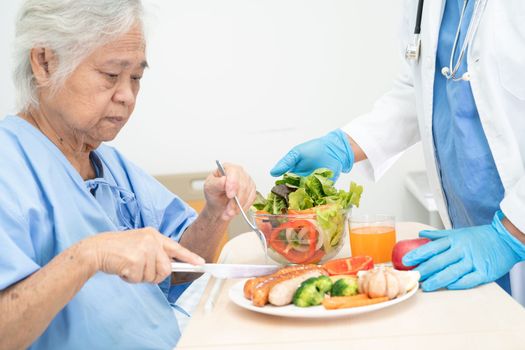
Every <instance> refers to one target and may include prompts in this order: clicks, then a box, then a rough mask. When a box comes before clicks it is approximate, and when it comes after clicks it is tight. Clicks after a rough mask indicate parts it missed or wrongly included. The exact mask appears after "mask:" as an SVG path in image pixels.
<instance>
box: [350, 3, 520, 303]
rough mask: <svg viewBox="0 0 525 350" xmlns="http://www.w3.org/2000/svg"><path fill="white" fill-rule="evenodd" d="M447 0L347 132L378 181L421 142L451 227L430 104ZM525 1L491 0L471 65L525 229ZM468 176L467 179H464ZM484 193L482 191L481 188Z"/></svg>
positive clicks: (429, 9) (516, 218)
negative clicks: (390, 82) (417, 47)
mask: <svg viewBox="0 0 525 350" xmlns="http://www.w3.org/2000/svg"><path fill="white" fill-rule="evenodd" d="M417 2H418V1H417V0H407V1H405V8H404V10H403V14H404V16H405V18H404V20H403V26H402V29H401V33H400V35H401V48H402V54H403V56H404V51H405V48H406V46H407V44H408V43H409V42H410V41H411V40H412V34H413V31H414V26H415V20H416V11H417ZM444 4H445V2H444V1H442V0H432V1H425V4H424V9H423V16H422V23H421V36H420V38H421V56H420V58H419V61H418V62H417V63H410V62H406V61H404V62H405V63H404V65H403V70H402V72H401V74H400V76H399V78H398V79H397V80H396V82H395V86H394V88H393V89H392V90H391V91H390V92H388V93H386V94H385V95H384V96H383V97H381V98H380V99H379V100H378V101H377V102H376V104H375V105H374V108H373V109H372V111H371V112H370V113H367V114H365V115H362V116H360V117H358V118H356V119H354V120H353V121H352V122H351V123H349V124H348V125H346V126H345V127H344V128H343V130H344V131H345V132H347V133H348V134H349V135H350V136H351V137H352V138H353V139H354V140H355V141H356V142H357V144H359V145H360V146H361V147H362V148H363V150H364V151H365V153H366V155H367V156H368V161H366V164H365V167H367V168H368V169H369V172H370V175H371V176H372V177H373V178H374V179H377V178H378V177H380V176H381V175H382V174H383V173H384V172H385V170H386V169H387V168H388V167H389V166H390V165H391V164H392V162H394V161H395V160H396V159H397V157H398V156H399V155H400V153H402V152H403V151H404V150H406V149H407V148H409V147H410V146H412V145H413V144H415V143H417V142H418V141H421V143H422V147H423V152H424V155H425V163H426V168H427V172H428V177H429V182H430V186H431V188H432V190H433V194H434V198H435V199H436V202H437V207H438V210H439V213H440V216H441V218H442V220H443V223H444V224H445V227H447V228H450V226H451V225H450V218H449V216H448V212H447V208H446V202H445V200H444V196H443V190H442V187H441V181H440V178H439V173H438V171H437V167H436V158H435V153H434V141H433V137H432V103H433V87H434V74H435V69H439V70H441V68H442V67H435V63H436V51H437V44H438V36H439V28H440V24H441V16H442V14H443V9H444ZM524 23H525V1H523V0H505V1H488V2H487V4H486V7H485V10H484V12H483V14H482V18H481V21H480V23H479V26H478V29H477V33H476V34H475V36H474V38H473V40H472V42H471V43H470V46H469V50H468V55H467V57H466V59H467V62H468V70H469V72H470V73H471V81H470V83H471V87H472V93H473V96H474V100H475V102H476V106H477V108H478V112H479V117H480V120H481V124H482V125H483V129H484V131H485V134H486V136H487V141H488V144H489V147H490V149H491V151H492V154H493V156H494V161H495V163H496V167H497V169H498V172H499V175H500V178H501V181H502V183H503V187H504V188H505V196H504V199H503V201H502V202H501V209H502V211H503V213H504V214H505V215H506V216H507V217H508V219H509V220H510V221H511V222H512V223H513V224H514V225H516V226H517V227H518V228H519V229H520V230H521V231H522V232H525V26H524V25H523V24H524ZM465 181H468V179H465ZM480 195H482V194H480ZM517 270H519V268H518V266H516V267H515V268H514V269H513V272H512V274H511V281H512V286H513V294H516V295H515V297H517V299H519V300H521V301H522V304H523V301H525V298H522V297H525V295H523V296H520V294H522V293H521V291H519V288H518V287H520V286H521V287H523V288H524V290H525V278H524V279H523V280H520V281H517V279H520V277H517V275H518V274H519V273H518V272H516V271H517Z"/></svg>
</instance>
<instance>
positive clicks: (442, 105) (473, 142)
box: [271, 0, 525, 291]
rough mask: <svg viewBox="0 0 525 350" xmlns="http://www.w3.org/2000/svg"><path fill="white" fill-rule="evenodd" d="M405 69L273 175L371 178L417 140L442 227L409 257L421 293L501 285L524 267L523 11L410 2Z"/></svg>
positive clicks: (460, 0) (515, 5) (454, 0)
mask: <svg viewBox="0 0 525 350" xmlns="http://www.w3.org/2000/svg"><path fill="white" fill-rule="evenodd" d="M403 13H404V14H406V16H407V17H406V18H405V20H404V29H403V31H402V34H403V35H402V40H403V48H405V47H407V49H406V52H404V54H406V58H407V60H406V64H405V65H404V67H403V71H402V72H401V74H400V75H399V78H398V79H397V81H396V84H395V86H394V88H393V89H392V90H391V91H390V92H388V93H386V94H385V95H384V96H383V97H382V98H380V99H379V100H378V101H377V102H376V104H375V106H374V108H373V109H372V111H371V112H370V113H368V114H366V115H363V116H360V117H358V118H356V119H355V120H353V121H352V122H351V123H349V124H348V125H346V126H345V127H344V128H343V129H338V130H335V131H332V132H330V133H329V134H327V135H326V136H323V137H321V138H318V139H314V140H311V141H308V142H306V143H303V144H300V145H298V146H296V147H294V148H293V149H292V150H291V151H290V152H289V153H288V154H286V155H285V156H284V158H282V159H281V160H280V161H279V162H278V163H277V165H275V167H274V168H273V169H272V170H271V174H272V175H273V176H279V175H281V174H283V173H284V172H287V171H291V172H295V173H298V174H306V173H309V172H311V171H312V170H313V169H315V168H319V167H329V168H331V169H332V170H334V173H335V174H336V175H335V177H336V178H337V176H338V175H339V174H340V172H345V173H347V172H349V171H350V170H351V168H352V165H353V164H354V162H358V161H364V160H365V159H366V160H367V161H366V162H365V163H366V164H365V166H366V167H368V168H369V169H370V170H371V173H372V174H373V177H374V178H377V177H379V176H381V175H382V174H383V173H384V171H385V170H386V168H387V167H388V166H389V165H390V164H391V163H392V160H393V159H394V158H395V157H396V156H397V155H399V154H400V153H401V152H403V151H404V150H406V149H407V148H409V147H410V146H412V145H414V144H415V143H416V142H418V141H421V142H422V144H423V149H424V152H425V161H426V167H427V171H428V174H429V178H430V180H429V181H430V184H431V187H432V189H433V194H434V197H435V198H436V199H437V202H438V208H439V212H440V215H441V218H442V220H443V222H444V223H445V226H446V227H447V228H448V229H447V230H443V231H422V232H420V236H421V237H428V238H430V239H432V242H430V243H428V244H426V245H425V246H423V247H420V248H418V249H416V250H414V251H412V252H411V253H409V254H407V255H406V256H405V258H404V259H403V262H404V263H405V264H407V265H416V264H420V265H419V266H418V268H417V269H418V270H419V271H420V272H421V279H422V281H424V282H423V283H422V288H423V290H425V291H433V290H437V289H440V288H448V289H465V288H472V287H475V286H478V285H480V284H484V283H488V282H491V281H496V280H498V283H499V284H500V285H501V286H502V287H503V288H505V289H506V290H507V291H508V290H509V278H508V274H507V273H508V272H509V270H510V269H511V268H512V267H513V266H514V265H515V264H516V263H518V262H520V261H522V260H524V259H525V245H524V243H525V234H524V233H525V137H524V135H525V118H524V117H525V63H524V62H523V60H522V59H521V58H522V57H525V46H524V45H523V40H524V38H525V27H523V25H522V21H523V18H522V17H519V16H517V15H516V14H518V13H521V14H523V13H525V2H523V1H521V0H508V1H487V0H447V1H426V2H424V4H423V1H422V0H419V1H415V0H414V1H407V2H406V8H405V9H404V11H403Z"/></svg>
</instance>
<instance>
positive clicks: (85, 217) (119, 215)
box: [0, 116, 196, 349]
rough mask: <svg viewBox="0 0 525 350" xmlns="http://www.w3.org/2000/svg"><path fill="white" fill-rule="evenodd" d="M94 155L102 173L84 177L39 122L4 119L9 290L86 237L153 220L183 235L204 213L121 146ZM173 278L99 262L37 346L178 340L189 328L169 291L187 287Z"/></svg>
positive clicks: (1, 245) (169, 343)
mask: <svg viewBox="0 0 525 350" xmlns="http://www.w3.org/2000/svg"><path fill="white" fill-rule="evenodd" d="M91 160H92V162H93V164H94V165H96V169H97V178H96V179H93V180H88V181H84V180H83V179H82V178H81V176H80V175H79V173H78V172H77V171H76V170H75V169H74V168H73V166H72V165H71V164H70V163H69V162H68V160H67V159H66V158H65V156H64V155H63V154H62V153H61V152H60V150H59V149H58V148H57V147H56V146H55V145H54V144H53V143H52V142H51V141H50V140H49V139H48V138H47V137H45V136H44V135H43V134H42V133H41V132H40V131H39V130H37V129H36V128H34V127H33V126H32V125H31V124H29V123H27V122H26V121H25V120H23V119H21V118H19V117H16V116H8V117H6V118H5V119H4V120H3V121H0V290H4V289H5V288H8V287H9V286H11V285H13V284H15V283H17V282H18V281H20V280H22V279H24V278H26V277H27V276H29V275H31V274H32V273H34V272H35V271H37V270H38V269H39V268H41V267H43V266H45V265H46V264H47V263H48V262H49V261H50V260H51V259H53V257H55V256H56V255H57V254H59V253H61V252H62V251H64V250H65V249H67V248H68V247H70V246H71V245H73V244H75V243H76V242H78V241H80V240H82V239H84V238H86V237H89V236H92V235H96V234H97V233H100V232H105V231H119V230H125V229H131V228H140V227H147V226H150V227H154V228H156V229H158V230H159V231H160V232H161V233H163V234H164V235H166V236H168V237H171V238H172V239H174V240H177V241H178V240H179V239H180V237H181V235H182V233H183V232H184V230H185V229H186V228H187V227H188V226H189V225H190V224H191V223H192V222H193V220H194V219H195V217H196V213H195V211H194V210H193V209H191V208H190V207H189V206H188V205H186V204H185V203H184V202H183V201H182V200H180V199H179V198H178V197H177V196H175V195H173V194H172V193H171V192H169V191H168V190H167V189H166V188H165V187H163V186H162V185H161V184H160V183H158V182H157V181H156V180H155V179H154V178H153V177H151V176H150V175H148V174H146V173H145V172H144V171H142V170H141V169H139V168H138V167H137V166H135V165H133V164H132V163H130V162H129V161H127V160H126V159H125V158H124V157H123V156H122V155H121V154H120V153H119V152H118V151H117V150H115V149H114V148H112V147H109V146H106V145H101V146H100V147H99V148H98V149H97V150H95V151H94V152H93V153H92V156H91ZM170 282H171V281H170V278H168V279H166V280H165V281H163V282H162V283H161V284H160V285H154V284H147V283H140V284H130V283H126V282H125V281H123V280H122V279H120V277H118V276H114V275H108V274H105V273H102V272H99V273H97V274H95V275H94V276H93V277H92V278H91V279H90V280H89V281H88V282H87V283H86V284H85V285H84V286H83V288H82V289H81V290H80V291H79V292H78V294H77V295H76V296H75V297H74V298H73V299H72V300H71V301H70V302H69V303H68V304H67V305H66V306H65V307H64V309H62V310H61V311H60V312H59V313H58V314H57V315H56V316H55V318H54V319H53V320H52V322H51V323H50V325H49V327H48V328H47V329H46V331H45V332H44V333H43V334H42V335H41V336H40V337H39V338H38V339H37V340H36V341H35V342H34V343H33V344H32V346H31V349H171V348H173V347H174V346H175V345H176V343H177V341H178V339H179V337H180V332H179V329H178V326H177V321H176V319H175V316H174V313H173V310H172V308H171V307H170V302H173V301H174V300H168V299H169V298H168V296H169V295H170V296H173V295H174V294H175V298H176V297H177V294H180V292H182V290H180V291H179V293H173V290H170V288H171V287H170V284H171V283H170ZM170 292H171V293H170ZM35 312H37V310H35Z"/></svg>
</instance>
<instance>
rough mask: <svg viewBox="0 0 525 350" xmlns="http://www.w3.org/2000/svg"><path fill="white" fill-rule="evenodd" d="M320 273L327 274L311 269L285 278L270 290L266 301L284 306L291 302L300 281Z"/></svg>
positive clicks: (317, 275)
mask: <svg viewBox="0 0 525 350" xmlns="http://www.w3.org/2000/svg"><path fill="white" fill-rule="evenodd" d="M321 275H328V274H327V273H326V272H325V271H323V270H321V269H313V270H311V271H305V272H304V273H303V274H301V275H299V276H297V277H293V278H291V279H289V280H285V281H282V282H279V283H277V284H276V285H275V286H273V288H272V289H271V290H270V294H269V296H268V301H269V302H270V304H272V305H275V306H284V305H288V304H290V303H291V302H292V299H293V295H294V294H295V291H296V290H297V288H299V286H300V285H301V283H303V282H304V281H306V280H307V279H309V278H312V277H319V276H321Z"/></svg>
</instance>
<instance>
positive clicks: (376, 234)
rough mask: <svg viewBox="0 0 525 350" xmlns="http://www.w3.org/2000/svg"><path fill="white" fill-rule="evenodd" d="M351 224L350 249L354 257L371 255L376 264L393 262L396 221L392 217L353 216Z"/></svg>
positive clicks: (350, 220)
mask: <svg viewBox="0 0 525 350" xmlns="http://www.w3.org/2000/svg"><path fill="white" fill-rule="evenodd" d="M349 222H350V249H351V250H352V256H358V255H369V256H371V257H372V259H374V263H375V264H386V263H390V262H391V260H392V249H393V248H394V244H396V220H395V217H394V216H390V215H367V214H362V215H352V216H351V217H350V219H349Z"/></svg>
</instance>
